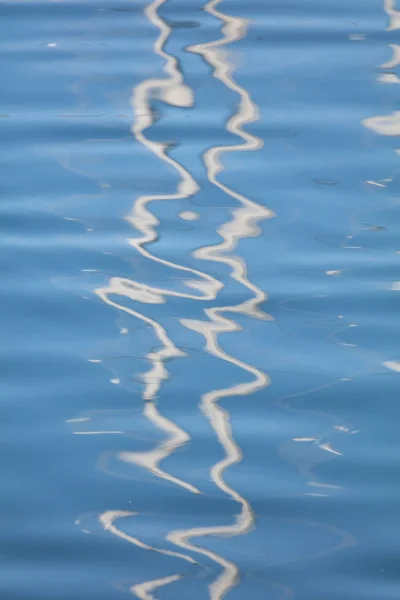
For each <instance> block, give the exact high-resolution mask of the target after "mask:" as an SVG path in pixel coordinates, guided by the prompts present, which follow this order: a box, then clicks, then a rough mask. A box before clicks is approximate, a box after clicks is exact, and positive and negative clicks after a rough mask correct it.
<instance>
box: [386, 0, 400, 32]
mask: <svg viewBox="0 0 400 600" xmlns="http://www.w3.org/2000/svg"><path fill="white" fill-rule="evenodd" d="M383 6H384V9H385V12H386V13H387V14H388V16H389V25H388V26H387V31H393V30H395V29H400V11H398V10H397V9H396V1H395V0H383Z"/></svg>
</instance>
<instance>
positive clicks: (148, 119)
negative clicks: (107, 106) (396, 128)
mask: <svg viewBox="0 0 400 600" xmlns="http://www.w3.org/2000/svg"><path fill="white" fill-rule="evenodd" d="M164 1H165V0H156V1H155V2H153V3H152V4H151V5H150V6H149V7H148V8H147V9H146V14H147V16H148V18H149V20H150V21H151V22H152V23H154V24H156V25H157V27H159V29H160V36H159V38H158V40H157V42H156V44H155V48H154V49H155V52H156V53H157V54H159V55H160V56H162V57H163V58H165V60H166V67H165V72H167V73H168V74H169V76H170V77H169V79H160V80H154V79H152V80H147V81H145V82H143V83H141V84H140V85H138V86H137V87H136V88H135V89H134V92H133V96H132V107H133V109H134V113H135V121H134V125H133V127H132V132H133V134H134V136H135V138H136V139H137V140H138V141H139V142H140V143H142V144H143V145H144V146H145V147H147V148H149V149H150V150H151V151H152V152H153V153H154V154H156V155H157V156H159V158H161V159H162V160H164V161H166V162H167V163H169V164H170V165H172V166H173V167H174V168H175V169H176V170H177V171H178V172H179V174H180V176H181V182H180V184H179V186H178V190H177V192H176V193H175V194H168V195H167V194H164V195H158V196H142V197H140V198H138V199H137V201H136V202H135V204H134V206H133V209H132V212H131V214H130V215H129V216H128V217H126V218H127V220H128V221H129V222H131V223H132V224H133V225H134V226H135V227H136V229H137V230H138V231H140V232H141V234H142V236H141V237H140V238H139V239H131V240H130V244H131V245H132V246H133V247H135V248H136V249H137V251H138V252H140V253H141V254H142V255H143V256H145V257H146V258H148V259H150V260H153V261H156V262H159V263H162V264H163V265H165V266H168V267H172V268H174V269H179V270H183V271H185V272H190V273H191V274H192V275H195V276H196V277H200V281H198V280H197V281H188V282H187V283H186V285H188V286H189V287H192V288H194V289H197V290H199V291H201V292H202V296H198V295H194V294H189V293H181V292H175V291H171V290H166V289H162V288H156V287H153V286H148V285H144V284H141V283H138V282H135V283H132V282H128V281H127V280H122V279H118V278H113V279H112V280H111V281H110V284H109V286H108V287H107V288H103V289H101V290H97V293H98V294H99V296H100V297H101V298H102V299H103V300H104V301H105V302H107V303H108V304H110V305H112V306H114V307H115V308H119V309H120V310H123V311H125V312H128V313H130V314H132V315H133V316H135V317H137V318H140V319H142V320H144V321H146V322H147V323H149V324H150V325H151V326H152V327H153V329H154V331H155V333H156V335H157V336H158V337H159V339H160V341H161V343H162V345H163V347H162V348H161V350H159V351H158V352H155V353H150V354H148V356H147V358H148V359H149V360H150V361H151V362H152V365H153V367H152V369H151V371H149V372H148V373H146V374H145V375H144V376H143V379H144V381H145V383H146V389H145V393H144V398H145V399H147V400H151V399H152V398H154V397H155V394H156V393H157V392H158V390H159V388H160V386H161V382H162V380H163V379H165V378H166V377H167V373H166V369H165V367H164V364H163V362H164V361H165V359H167V358H171V357H175V356H181V355H182V352H181V351H180V350H179V349H178V348H177V347H176V346H175V345H174V343H173V342H172V340H171V339H170V338H169V337H168V335H167V333H166V331H165V329H164V328H163V327H162V326H161V325H160V324H159V323H157V322H156V321H154V320H152V319H150V318H148V317H145V316H144V315H142V314H141V313H138V312H137V311H133V310H132V309H129V308H127V307H125V306H123V305H119V304H117V303H116V302H114V301H112V300H111V299H110V298H109V295H111V294H114V295H123V296H128V297H130V298H132V299H133V300H139V301H141V302H149V303H159V302H165V300H166V298H165V297H166V296H179V297H183V298H190V299H193V300H210V299H213V298H215V297H216V295H217V294H218V292H219V290H220V289H221V287H222V284H221V283H220V282H218V281H217V280H215V279H214V278H213V277H211V276H209V275H207V274H205V273H202V272H200V271H198V270H195V269H190V268H188V267H183V266H181V265H177V264H174V263H171V262H170V261H165V260H163V259H160V258H158V257H155V256H153V255H152V254H151V253H150V252H149V251H148V250H147V249H146V245H148V244H149V243H150V242H153V241H155V240H156V239H157V234H156V232H155V226H156V225H158V220H157V219H156V217H155V216H154V215H153V214H152V213H151V212H150V211H149V210H148V204H149V203H150V202H152V201H154V200H168V199H174V200H179V199H183V198H186V197H188V196H190V195H193V194H195V193H196V192H197V191H198V186H197V184H196V182H195V181H194V180H193V178H192V176H191V175H190V173H189V172H188V171H187V170H186V169H185V168H184V167H183V166H182V165H180V164H179V163H178V162H176V161H174V160H173V159H172V158H171V157H169V156H168V155H167V154H166V148H167V146H166V145H165V144H162V143H159V142H152V141H150V140H148V139H147V138H146V136H145V135H144V131H145V130H146V129H147V128H149V127H150V126H151V125H152V124H153V123H154V117H153V115H152V113H151V109H150V103H149V99H151V97H152V96H153V97H154V92H157V93H159V94H161V97H162V99H163V100H164V101H166V102H168V103H169V104H173V105H179V106H190V105H191V104H192V99H191V91H190V90H189V89H188V88H187V86H185V85H184V84H183V81H182V75H181V73H180V71H179V69H178V66H177V62H176V59H175V58H174V57H172V56H170V55H168V54H167V53H166V52H165V51H164V45H165V42H166V40H167V39H168V36H169V34H170V31H171V30H170V28H169V27H168V25H167V24H166V23H165V22H164V21H163V20H162V19H161V18H160V16H159V15H158V13H157V9H158V8H159V7H160V5H161V4H163V3H164ZM218 3H219V0H212V1H211V2H209V3H208V4H207V5H206V6H205V10H206V11H207V12H209V13H210V14H212V15H213V16H214V17H216V18H217V19H219V20H220V21H221V22H223V23H224V26H223V28H222V33H223V37H222V38H221V39H220V40H217V41H215V42H211V43H209V44H202V45H198V46H193V47H191V48H190V49H189V50H190V51H192V52H194V53H198V54H202V55H203V56H204V58H205V59H206V60H207V61H208V62H209V63H210V64H211V65H212V66H213V67H214V77H216V78H217V79H220V80H221V81H222V82H223V83H224V84H225V85H226V86H227V87H228V88H230V89H231V90H233V91H234V92H236V93H237V94H238V95H239V97H240V105H239V110H238V112H237V113H236V114H235V115H233V117H232V118H231V119H230V120H229V122H228V123H227V129H228V130H229V131H230V132H232V133H234V134H236V135H237V136H239V137H240V138H242V139H243V141H244V143H243V144H241V145H229V146H217V147H213V148H210V149H209V150H208V151H207V152H206V153H205V154H204V162H205V165H206V168H207V174H208V178H209V180H210V181H211V182H212V183H213V184H214V185H215V186H216V187H219V188H220V189H221V190H222V191H223V192H225V193H226V194H228V195H229V196H231V197H232V198H234V199H235V200H236V201H238V203H239V204H240V207H239V208H237V209H235V210H233V211H232V218H231V219H230V220H229V221H228V222H227V223H226V224H224V225H223V226H222V227H220V228H219V230H218V233H219V234H220V236H221V237H222V240H223V241H222V242H221V243H220V244H217V245H215V246H209V247H205V248H201V249H199V250H197V251H196V252H195V256H196V257H197V258H200V259H203V260H207V261H215V262H220V263H225V264H227V265H228V266H230V267H231V269H232V272H231V276H232V278H233V279H235V280H236V281H238V282H239V283H241V284H242V285H243V286H244V287H245V288H247V289H248V290H249V291H250V292H251V294H252V296H251V298H250V299H249V300H246V301H244V302H242V303H240V304H238V305H234V306H225V307H221V308H211V309H206V310H205V313H206V315H207V317H208V318H209V319H210V320H209V321H206V322H203V321H194V320H190V319H181V323H182V324H183V325H185V326H186V327H187V328H189V329H193V330H195V331H198V332H200V333H201V334H202V335H204V337H205V339H206V349H207V350H208V351H209V352H210V353H211V354H213V355H214V356H215V357H218V358H219V359H222V360H224V361H227V362H229V363H232V364H234V365H236V366H238V367H239V368H241V369H243V370H244V371H245V372H247V373H249V374H250V375H251V376H252V377H253V379H252V380H251V381H250V382H245V383H239V384H237V385H235V386H232V387H231V388H224V389H221V390H212V391H210V392H208V393H206V394H204V395H203V397H202V400H201V408H202V411H203V413H204V414H205V415H206V417H207V418H208V420H209V421H210V423H211V426H212V428H213V429H214V431H215V432H216V435H217V437H218V439H219V441H220V443H221V445H222V447H223V448H224V451H225V457H224V459H223V460H221V461H220V462H219V463H217V464H216V465H214V467H213V468H212V470H211V476H212V479H213V481H214V482H215V484H216V485H217V487H218V488H219V489H220V490H222V491H223V492H224V493H226V494H227V495H228V496H230V497H231V498H232V499H233V500H235V501H236V502H238V503H239V504H240V506H241V510H240V513H239V515H237V517H236V519H235V522H234V523H233V524H232V525H228V526H216V527H201V528H191V529H188V530H183V531H174V532H171V533H169V534H168V535H167V539H168V540H169V541H171V542H172V543H174V544H176V545H178V546H180V547H182V548H184V549H187V550H189V551H192V552H196V553H199V554H202V555H203V556H206V557H207V558H209V559H211V560H212V561H214V562H216V563H217V564H219V565H220V566H221V567H222V568H223V571H222V573H221V574H220V575H219V576H218V577H217V578H216V579H215V580H214V581H213V582H212V583H211V584H210V586H209V593H210V598H211V599H212V600H222V598H223V597H224V596H225V595H226V594H227V593H228V591H229V590H230V589H231V588H232V587H233V586H234V585H235V584H236V583H237V581H238V575H239V569H238V567H237V565H236V564H235V563H234V562H232V561H230V560H228V559H226V558H224V557H223V556H220V555H219V554H217V553H216V552H213V551H211V550H209V549H207V548H203V547H199V546H196V545H195V544H192V543H191V541H190V540H191V538H194V537H201V536H208V535H224V536H234V535H239V534H244V533H246V532H248V531H249V530H250V529H251V527H252V526H253V524H254V516H253V512H252V509H251V506H250V504H249V503H248V501H247V500H246V499H245V498H243V497H242V496H241V495H240V494H239V493H238V492H237V491H236V490H234V489H233V488H232V487H231V486H229V485H228V484H227V483H226V482H225V481H224V478H223V474H224V472H225V470H226V469H227V468H229V467H230V466H232V465H233V464H235V463H238V462H239V461H240V460H241V459H242V452H241V450H240V448H239V446H238V445H237V444H236V442H235V441H234V439H233V437H232V431H231V427H230V423H229V413H228V412H227V411H225V410H223V409H222V408H221V407H220V406H219V404H218V402H219V401H220V400H221V399H222V398H224V397H232V396H239V395H248V394H251V393H254V392H256V391H257V390H260V389H261V388H263V387H264V386H266V385H268V383H269V378H268V376H267V375H265V374H264V373H262V372H261V371H259V370H258V369H256V368H255V367H253V366H251V365H247V364H246V363H244V362H243V361H241V360H239V359H237V358H234V357H232V356H230V355H229V354H228V353H226V352H225V351H224V350H223V349H222V348H221V347H220V346H219V343H218V335H219V334H220V333H222V332H229V331H237V330H238V329H239V327H238V325H237V323H236V322H235V321H233V320H231V319H229V318H227V317H225V316H224V313H226V312H230V313H232V312H234V313H241V314H246V315H250V316H253V317H256V318H261V319H269V318H270V317H269V315H267V314H266V313H264V312H263V311H262V310H261V309H260V308H259V305H260V303H261V302H264V301H265V300H266V299H267V296H266V294H265V293H264V292H263V291H262V290H260V289H259V288H258V287H257V286H256V285H254V284H253V283H252V282H251V281H249V279H248V278H247V273H246V264H245V262H244V261H243V260H242V259H241V258H240V257H237V256H232V255H230V256H226V255H224V253H225V252H232V251H233V250H234V249H235V247H236V246H237V244H238V242H239V240H240V239H242V238H245V237H250V236H256V235H258V234H259V228H258V222H259V221H260V220H262V219H266V218H270V217H272V216H274V215H273V213H272V212H271V211H270V210H268V209H266V208H265V207H262V206H260V205H258V204H256V203H255V202H252V201H251V200H249V199H248V198H247V197H245V196H243V195H242V194H240V193H238V192H236V191H235V190H232V189H231V188H229V187H228V186H226V185H224V184H222V183H220V182H219V181H218V179H217V176H218V173H220V172H221V170H222V169H223V166H222V164H221V162H220V159H219V157H220V155H221V154H222V153H223V152H237V151H246V150H257V149H259V148H260V147H261V146H262V141H261V140H260V139H259V138H257V137H255V136H253V135H251V134H249V133H247V132H245V131H243V130H242V126H243V125H245V124H247V123H250V122H252V121H255V120H256V119H257V118H258V112H257V108H256V106H255V105H254V103H253V102H252V100H251V98H250V96H249V94H248V92H247V91H246V90H244V89H243V88H242V87H240V86H239V85H238V84H237V83H236V82H234V80H233V79H232V76H231V72H232V70H233V67H232V65H231V64H230V63H229V62H228V60H226V58H225V57H224V55H223V53H222V52H220V51H219V49H218V47H220V46H223V45H226V44H228V43H230V42H232V41H235V40H239V39H240V38H242V37H243V36H244V35H245V34H246V27H247V25H246V22H245V21H244V20H243V19H240V18H234V17H230V16H228V15H225V14H223V13H220V12H219V11H217V10H216V6H217V4H218ZM149 406H150V409H149V408H148V407H149ZM145 414H146V416H147V417H148V418H149V419H150V420H152V421H153V423H154V424H157V425H158V426H159V427H160V428H161V429H164V431H165V430H166V428H167V429H170V431H171V432H172V431H174V432H175V433H174V434H173V435H172V438H174V440H175V441H174V442H172V443H171V438H170V440H169V443H164V444H163V445H161V446H159V447H158V448H156V449H155V450H153V451H151V452H149V453H141V454H138V453H124V456H123V457H122V458H123V460H128V461H129V462H135V463H136V464H141V465H142V466H144V467H145V468H147V469H150V470H152V471H153V472H154V473H155V474H157V475H158V476H160V477H163V478H165V479H168V480H169V481H171V482H173V483H178V485H181V486H182V487H186V488H187V489H189V487H190V486H189V484H186V482H182V480H177V479H176V478H174V477H172V476H171V475H169V474H166V473H165V472H164V471H162V470H161V469H160V468H159V466H158V465H159V462H160V460H162V459H163V458H165V457H166V456H167V455H168V454H170V453H171V452H173V451H174V449H175V448H176V447H177V445H180V444H182V443H185V442H186V441H187V439H188V435H187V434H186V433H185V432H183V431H182V430H180V429H179V428H176V429H175V427H176V426H175V424H172V423H171V422H170V421H168V425H167V420H166V419H165V418H164V417H161V415H160V414H159V413H158V411H157V409H156V407H155V405H154V404H153V403H150V404H147V405H146V408H145ZM186 436H187V437H186ZM178 440H179V442H178ZM191 491H197V492H198V490H197V489H195V488H194V489H192V490H191ZM107 529H109V530H110V531H112V532H113V533H114V534H115V535H119V537H126V534H123V532H120V531H119V530H115V531H114V529H112V528H111V527H110V526H108V527H107ZM118 531H119V533H118ZM128 537H129V536H128ZM131 541H133V539H131ZM137 542H138V540H136V538H135V541H133V543H136V544H137ZM140 544H142V546H141V547H145V545H143V543H142V542H140ZM182 556H185V555H182ZM188 558H189V557H186V559H188ZM177 578H178V576H177V575H172V576H170V577H167V578H164V579H155V580H152V581H150V582H145V583H143V584H140V585H139V586H133V587H132V588H131V591H132V592H133V593H135V594H136V595H137V596H138V597H140V598H146V599H148V598H152V597H153V596H152V595H151V592H152V591H154V590H155V589H156V588H158V587H160V586H162V585H166V584H168V583H172V582H173V581H176V580H177Z"/></svg>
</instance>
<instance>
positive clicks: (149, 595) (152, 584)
mask: <svg viewBox="0 0 400 600" xmlns="http://www.w3.org/2000/svg"><path fill="white" fill-rule="evenodd" d="M179 579H181V575H170V576H169V577H163V578H160V579H153V580H152V581H146V583H139V584H137V585H133V586H132V587H131V589H130V591H131V592H132V594H134V595H135V596H137V597H138V598H140V600H155V596H154V595H153V592H155V591H156V590H157V589H158V588H160V587H163V586H164V585H168V584H169V583H174V582H175V581H178V580H179Z"/></svg>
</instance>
